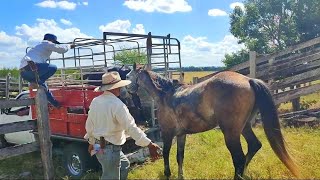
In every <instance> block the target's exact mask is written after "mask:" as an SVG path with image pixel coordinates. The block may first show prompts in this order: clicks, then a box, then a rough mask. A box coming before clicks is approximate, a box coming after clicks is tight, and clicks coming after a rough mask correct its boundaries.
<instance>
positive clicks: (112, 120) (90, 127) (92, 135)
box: [84, 91, 151, 147]
mask: <svg viewBox="0 0 320 180" xmlns="http://www.w3.org/2000/svg"><path fill="white" fill-rule="evenodd" d="M86 131H87V133H86V135H85V136H84V138H85V139H87V140H88V142H89V144H94V143H95V139H100V137H101V136H103V137H104V138H105V140H106V141H108V142H110V143H112V144H114V145H122V144H124V143H125V142H126V135H125V133H126V134H128V135H129V136H131V137H132V138H133V139H134V140H135V143H136V145H138V146H143V147H145V146H148V145H149V144H150V142H151V140H150V139H149V138H147V136H146V134H145V133H144V132H143V131H142V130H141V129H140V128H138V127H137V125H136V124H135V121H134V118H133V117H132V116H131V114H130V112H129V110H128V108H127V106H126V105H125V104H124V103H123V102H122V101H121V100H120V99H119V98H117V97H116V96H115V95H114V94H112V93H110V92H108V91H105V92H104V93H103V94H102V95H100V96H98V97H95V98H94V99H93V100H92V102H91V104H90V110H89V113H88V118H87V121H86Z"/></svg>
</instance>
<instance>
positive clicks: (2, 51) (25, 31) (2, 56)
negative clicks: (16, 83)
mask: <svg viewBox="0 0 320 180" xmlns="http://www.w3.org/2000/svg"><path fill="white" fill-rule="evenodd" d="M46 33H53V34H55V35H56V36H57V37H58V41H60V42H71V41H73V40H74V38H79V37H81V38H92V37H90V36H88V35H86V34H84V33H82V32H81V31H80V29H78V28H65V29H64V28H62V27H60V26H59V25H58V24H57V23H56V22H55V21H54V20H53V19H50V20H49V19H37V21H36V23H35V24H33V25H28V24H22V25H20V26H16V35H8V34H7V33H6V32H3V31H0V66H4V67H18V66H19V62H20V59H21V58H22V57H23V56H24V55H25V51H26V48H27V47H32V46H34V45H36V44H37V43H38V42H40V41H42V39H43V35H44V34H46ZM8 62H10V63H8Z"/></svg>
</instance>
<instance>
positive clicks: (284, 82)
mask: <svg viewBox="0 0 320 180" xmlns="http://www.w3.org/2000/svg"><path fill="white" fill-rule="evenodd" d="M319 77H320V68H317V69H314V70H312V71H307V72H304V73H301V74H298V75H295V76H291V77H288V78H285V79H281V80H278V81H275V82H273V83H272V84H271V86H270V89H273V90H276V89H282V88H285V87H289V86H292V85H296V84H303V83H306V82H310V81H314V80H317V79H319Z"/></svg>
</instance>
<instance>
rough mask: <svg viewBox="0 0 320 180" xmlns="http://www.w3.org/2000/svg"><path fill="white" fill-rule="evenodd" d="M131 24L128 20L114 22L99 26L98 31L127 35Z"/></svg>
mask: <svg viewBox="0 0 320 180" xmlns="http://www.w3.org/2000/svg"><path fill="white" fill-rule="evenodd" d="M130 26H131V23H130V21H129V20H116V21H113V22H111V23H108V24H106V25H101V26H99V29H100V31H102V32H108V31H109V32H120V33H128V32H129V28H130Z"/></svg>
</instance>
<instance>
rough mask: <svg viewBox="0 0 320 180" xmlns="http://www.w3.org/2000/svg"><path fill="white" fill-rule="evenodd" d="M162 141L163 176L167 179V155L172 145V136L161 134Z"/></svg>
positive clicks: (169, 172) (168, 174)
mask: <svg viewBox="0 0 320 180" xmlns="http://www.w3.org/2000/svg"><path fill="white" fill-rule="evenodd" d="M162 139H163V161H164V175H165V176H166V177H167V178H169V177H170V176H171V171H170V165H169V154H170V149H171V145H172V139H173V134H172V133H162Z"/></svg>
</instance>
